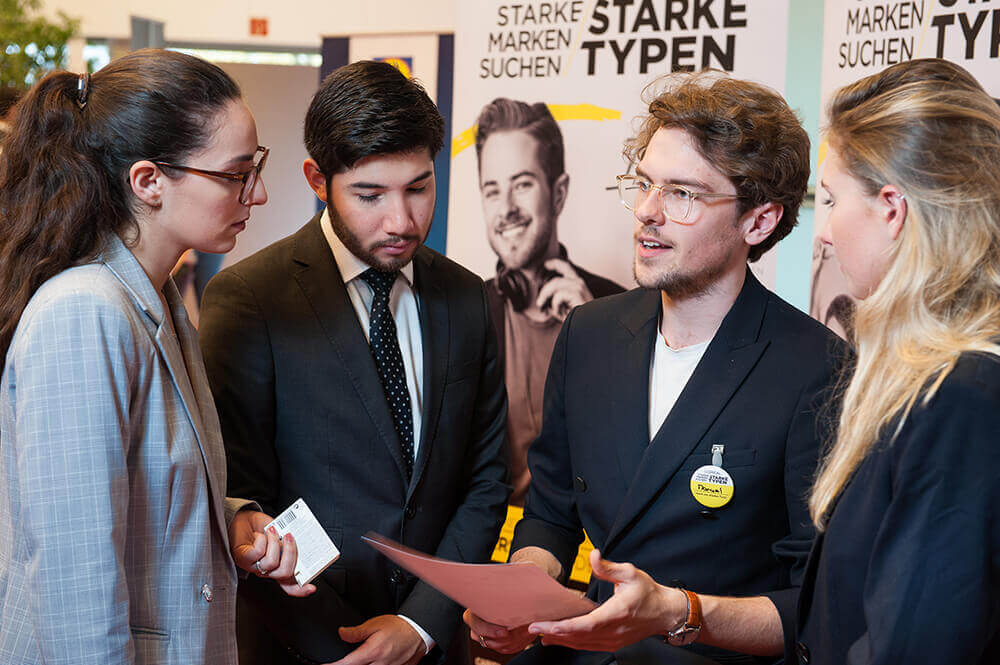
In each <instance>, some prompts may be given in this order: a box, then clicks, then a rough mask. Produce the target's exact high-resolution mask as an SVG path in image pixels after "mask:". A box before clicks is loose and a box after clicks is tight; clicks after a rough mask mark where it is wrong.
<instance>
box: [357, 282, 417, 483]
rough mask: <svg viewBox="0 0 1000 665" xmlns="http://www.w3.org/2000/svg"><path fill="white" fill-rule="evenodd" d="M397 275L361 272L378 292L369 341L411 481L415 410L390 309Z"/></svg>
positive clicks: (375, 297)
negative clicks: (411, 403) (391, 292)
mask: <svg viewBox="0 0 1000 665" xmlns="http://www.w3.org/2000/svg"><path fill="white" fill-rule="evenodd" d="M397 275H399V273H398V272H380V271H378V270H376V269H375V268H369V269H368V270H366V271H364V272H363V273H361V279H363V280H365V282H367V284H368V286H370V287H372V291H373V292H374V297H373V299H372V309H371V316H370V324H371V327H370V330H369V333H368V342H369V344H370V346H371V350H372V356H374V358H375V366H376V367H377V368H378V378H379V379H380V380H381V381H382V390H384V391H385V398H386V401H388V402H389V411H391V412H392V426H393V428H394V429H395V430H396V434H397V435H398V436H399V445H400V448H401V449H402V452H403V461H404V462H405V463H406V479H407V480H409V479H410V476H412V475H413V412H412V411H411V410H410V391H409V389H408V388H407V386H406V370H405V369H404V368H403V354H402V353H400V351H399V340H398V339H397V338H396V321H395V320H394V319H393V318H392V312H390V311H389V292H390V291H392V285H393V284H394V283H395V282H396V276H397Z"/></svg>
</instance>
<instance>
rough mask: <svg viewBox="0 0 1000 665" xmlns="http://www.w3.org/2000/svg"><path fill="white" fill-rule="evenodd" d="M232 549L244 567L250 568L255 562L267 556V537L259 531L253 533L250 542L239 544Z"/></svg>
mask: <svg viewBox="0 0 1000 665" xmlns="http://www.w3.org/2000/svg"><path fill="white" fill-rule="evenodd" d="M233 549H234V553H235V554H236V555H237V556H238V557H239V558H240V561H241V562H242V563H243V564H244V565H245V566H252V565H253V564H254V562H255V561H258V560H260V558H261V557H262V556H264V555H265V554H267V537H266V536H265V535H264V534H262V533H260V532H259V531H255V532H253V541H252V542H250V543H246V542H243V543H239V544H237V545H236V546H235V547H234V548H233Z"/></svg>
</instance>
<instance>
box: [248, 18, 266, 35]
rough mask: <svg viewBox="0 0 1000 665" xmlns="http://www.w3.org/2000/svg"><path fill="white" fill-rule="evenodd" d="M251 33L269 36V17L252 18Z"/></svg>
mask: <svg viewBox="0 0 1000 665" xmlns="http://www.w3.org/2000/svg"><path fill="white" fill-rule="evenodd" d="M250 34H251V35H255V36H258V37H267V19H266V18H251V19H250Z"/></svg>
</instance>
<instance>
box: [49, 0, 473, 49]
mask: <svg viewBox="0 0 1000 665" xmlns="http://www.w3.org/2000/svg"><path fill="white" fill-rule="evenodd" d="M457 1H459V0H292V1H291V2H274V1H273V0H168V1H166V2H150V1H149V0H42V3H43V6H44V10H45V12H46V13H48V14H54V13H55V12H56V11H57V10H62V11H64V12H66V13H67V14H69V15H70V16H74V17H77V18H79V19H80V20H81V33H82V35H83V36H86V37H101V38H109V39H127V38H128V37H129V36H130V24H129V17H130V16H139V17H142V18H147V19H152V20H156V21H162V22H163V23H164V24H165V25H164V36H165V37H166V39H167V41H173V42H205V43H211V44H250V45H252V44H257V45H264V46H267V45H270V46H305V47H309V48H318V47H319V45H320V40H321V38H322V37H323V36H336V35H362V34H385V33H394V32H409V33H413V32H432V33H439V32H454V30H455V2H457ZM463 1H469V0H463ZM251 17H254V18H267V19H268V23H269V26H268V27H269V34H268V35H267V36H266V37H257V36H251V35H250V18H251Z"/></svg>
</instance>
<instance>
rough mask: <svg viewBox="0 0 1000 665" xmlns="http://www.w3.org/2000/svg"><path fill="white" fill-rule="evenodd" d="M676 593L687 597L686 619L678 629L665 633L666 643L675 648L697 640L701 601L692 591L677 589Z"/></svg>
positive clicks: (699, 628) (699, 629)
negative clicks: (678, 592)
mask: <svg viewBox="0 0 1000 665" xmlns="http://www.w3.org/2000/svg"><path fill="white" fill-rule="evenodd" d="M678 591H680V592H681V593H683V594H684V595H685V596H686V597H687V604H688V611H687V618H686V619H685V620H684V623H682V624H681V625H680V627H678V628H675V629H674V630H671V631H668V632H667V643H668V644H672V645H674V646H675V647H682V646H684V645H686V644H691V643H692V642H694V641H695V640H696V639H698V633H700V632H701V599H699V598H698V594H696V593H695V592H693V591H688V590H687V589H678Z"/></svg>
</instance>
